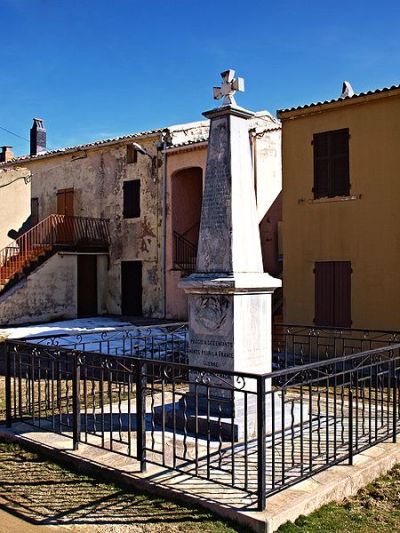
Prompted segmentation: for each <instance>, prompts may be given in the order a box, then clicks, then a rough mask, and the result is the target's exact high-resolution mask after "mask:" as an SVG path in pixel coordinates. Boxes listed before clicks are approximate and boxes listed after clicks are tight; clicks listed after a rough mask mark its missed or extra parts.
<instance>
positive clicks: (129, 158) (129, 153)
mask: <svg viewBox="0 0 400 533" xmlns="http://www.w3.org/2000/svg"><path fill="white" fill-rule="evenodd" d="M137 160H138V153H137V150H136V148H134V147H133V146H132V145H131V144H128V145H127V146H126V162H127V163H137Z"/></svg>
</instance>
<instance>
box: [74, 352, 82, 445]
mask: <svg viewBox="0 0 400 533" xmlns="http://www.w3.org/2000/svg"><path fill="white" fill-rule="evenodd" d="M72 357H73V361H72V364H73V368H72V438H73V449H74V450H77V449H78V448H79V442H80V440H81V360H80V355H79V354H78V353H77V352H72Z"/></svg>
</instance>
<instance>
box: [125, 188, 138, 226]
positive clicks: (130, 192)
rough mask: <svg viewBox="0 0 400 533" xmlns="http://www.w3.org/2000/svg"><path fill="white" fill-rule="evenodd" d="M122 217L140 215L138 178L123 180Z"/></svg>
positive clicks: (136, 216)
mask: <svg viewBox="0 0 400 533" xmlns="http://www.w3.org/2000/svg"><path fill="white" fill-rule="evenodd" d="M123 188H124V204H123V216H124V218H138V217H140V180H130V181H124V185H123Z"/></svg>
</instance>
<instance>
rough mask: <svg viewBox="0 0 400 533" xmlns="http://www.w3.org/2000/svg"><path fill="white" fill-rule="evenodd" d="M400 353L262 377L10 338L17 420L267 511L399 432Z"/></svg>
mask: <svg viewBox="0 0 400 533" xmlns="http://www.w3.org/2000/svg"><path fill="white" fill-rule="evenodd" d="M399 350H400V344H393V345H389V346H383V347H380V348H377V349H372V350H367V351H364V352H360V353H353V354H349V355H346V356H341V357H335V358H331V359H329V360H323V361H317V362H312V363H308V364H303V365H296V366H287V367H286V368H281V369H280V370H276V371H273V372H271V373H268V374H264V375H256V374H251V373H241V372H228V371H224V372H223V373H221V370H220V371H215V370H210V369H205V368H200V367H194V366H191V365H189V364H187V363H181V362H174V361H171V360H162V359H159V358H157V359H151V358H150V357H148V358H147V359H145V358H141V357H132V356H130V357H123V356H115V355H103V354H99V353H93V352H89V351H87V352H84V351H81V350H76V349H74V350H71V349H67V348H65V347H59V346H54V345H53V346H44V345H42V346H40V345H39V346H34V345H32V344H30V343H28V342H18V341H10V342H8V343H7V344H6V350H5V356H6V370H7V372H6V415H7V424H8V425H11V424H12V423H13V422H15V421H24V422H26V423H28V424H32V425H34V426H36V427H40V428H42V429H43V430H46V431H51V432H57V433H61V434H63V435H65V436H68V437H71V438H72V439H73V443H74V446H75V447H77V446H78V445H79V443H80V442H84V443H87V444H89V445H92V446H98V447H100V448H102V449H107V450H112V451H114V452H116V453H120V454H123V455H127V456H130V457H132V458H134V459H136V460H137V461H138V465H139V467H140V469H141V470H142V471H143V470H145V468H146V464H148V463H152V464H155V465H159V466H162V467H165V468H168V469H172V470H176V471H178V472H182V473H184V474H185V475H189V476H193V477H194V478H198V479H202V480H207V481H208V482H215V483H218V484H219V486H226V487H229V488H230V489H234V490H235V491H239V492H241V493H243V495H244V498H245V499H246V498H247V500H248V502H250V503H249V504H248V505H249V506H250V507H251V505H257V508H258V509H259V510H261V509H264V508H265V504H266V498H267V497H268V496H270V495H272V494H274V493H276V492H278V491H280V490H282V489H284V488H286V487H288V486H291V485H293V484H295V483H298V482H299V481H301V480H303V479H305V478H307V477H309V476H311V475H314V474H315V473H317V472H319V471H321V470H324V469H326V468H328V467H330V466H332V465H335V464H337V463H340V462H343V461H348V462H349V463H350V464H351V463H352V460H353V455H354V454H355V453H359V452H360V451H362V450H364V449H366V448H368V447H370V446H373V445H374V444H376V443H378V442H381V441H383V440H386V439H388V438H391V439H393V440H396V434H397V431H398V427H399V394H398V380H399V371H400V351H399ZM247 500H246V501H247ZM224 501H225V503H226V498H225V500H224Z"/></svg>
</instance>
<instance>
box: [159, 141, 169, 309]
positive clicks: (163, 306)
mask: <svg viewBox="0 0 400 533" xmlns="http://www.w3.org/2000/svg"><path fill="white" fill-rule="evenodd" d="M162 143H163V148H164V149H163V151H162V154H163V165H162V167H163V176H162V191H161V228H162V230H161V315H162V318H166V314H167V294H166V283H167V253H166V247H167V172H168V171H167V164H168V156H167V151H166V143H165V141H164V135H163V136H162Z"/></svg>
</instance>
